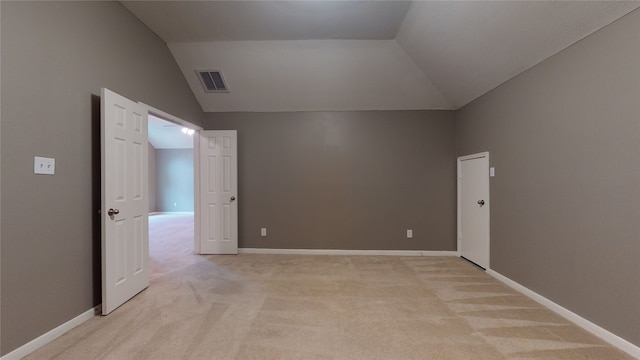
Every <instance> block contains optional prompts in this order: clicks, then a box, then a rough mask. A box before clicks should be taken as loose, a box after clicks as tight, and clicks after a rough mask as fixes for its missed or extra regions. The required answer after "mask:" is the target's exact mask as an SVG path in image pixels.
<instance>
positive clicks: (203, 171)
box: [196, 130, 238, 254]
mask: <svg viewBox="0 0 640 360" xmlns="http://www.w3.org/2000/svg"><path fill="white" fill-rule="evenodd" d="M198 143H199V154H198V158H199V174H196V175H197V176H198V177H199V198H198V200H199V205H197V206H199V211H198V214H197V216H198V224H196V228H197V229H199V231H196V234H197V235H196V236H198V238H199V244H198V245H199V253H201V254H237V253H238V199H237V197H238V180H237V179H238V165H237V163H238V160H237V159H238V156H237V151H238V150H237V132H236V131H235V130H207V131H200V132H199V139H198Z"/></svg>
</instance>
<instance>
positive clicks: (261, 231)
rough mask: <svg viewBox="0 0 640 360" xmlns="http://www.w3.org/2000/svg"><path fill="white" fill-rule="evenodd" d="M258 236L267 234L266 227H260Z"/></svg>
mask: <svg viewBox="0 0 640 360" xmlns="http://www.w3.org/2000/svg"><path fill="white" fill-rule="evenodd" d="M260 236H267V228H260Z"/></svg>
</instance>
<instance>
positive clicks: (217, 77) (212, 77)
mask: <svg viewBox="0 0 640 360" xmlns="http://www.w3.org/2000/svg"><path fill="white" fill-rule="evenodd" d="M196 72H197V73H198V77H199V78H200V82H202V86H204V91H206V92H210V93H221V92H229V88H228V87H227V84H225V83H224V77H223V76H222V71H221V70H196Z"/></svg>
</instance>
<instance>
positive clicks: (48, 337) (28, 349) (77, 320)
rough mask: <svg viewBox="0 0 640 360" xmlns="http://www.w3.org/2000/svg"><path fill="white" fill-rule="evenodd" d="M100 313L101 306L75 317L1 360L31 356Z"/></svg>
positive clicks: (0, 359)
mask: <svg viewBox="0 0 640 360" xmlns="http://www.w3.org/2000/svg"><path fill="white" fill-rule="evenodd" d="M99 312H100V305H98V306H96V307H95V308H92V309H89V310H87V311H85V312H84V313H82V314H80V315H78V316H76V317H74V318H73V319H71V320H69V321H67V322H66V323H64V324H62V325H60V326H58V327H57V328H55V329H53V330H50V331H48V332H46V333H45V334H43V335H41V336H39V337H37V338H35V339H33V340H31V341H29V342H28V343H26V344H24V345H22V346H20V347H19V348H17V349H15V350H13V351H12V352H10V353H8V354H6V355H5V356H3V357H1V358H0V360H14V359H15V360H19V359H22V358H23V357H25V356H27V355H29V354H31V353H32V352H34V351H36V350H38V349H40V348H41V347H43V346H45V345H47V344H48V343H50V342H52V341H53V340H55V339H57V338H58V337H60V336H61V335H64V333H66V332H67V331H70V330H71V329H73V328H75V327H76V326H78V325H80V324H82V323H84V322H85V321H87V320H90V319H92V318H93V317H94V316H96V314H98V313H99Z"/></svg>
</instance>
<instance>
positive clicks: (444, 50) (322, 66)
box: [122, 0, 640, 111]
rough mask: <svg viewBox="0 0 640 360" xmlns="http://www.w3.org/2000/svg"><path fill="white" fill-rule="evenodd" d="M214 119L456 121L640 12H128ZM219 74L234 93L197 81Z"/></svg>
mask: <svg viewBox="0 0 640 360" xmlns="http://www.w3.org/2000/svg"><path fill="white" fill-rule="evenodd" d="M122 3H123V4H124V6H126V7H127V8H128V9H129V10H130V11H131V12H132V13H133V14H134V15H136V16H137V17H138V18H139V19H140V20H141V21H142V22H144V23H145V24H146V25H147V26H149V27H150V28H151V29H152V30H153V31H154V32H156V33H157V34H158V35H159V36H160V37H161V38H162V39H163V40H164V41H165V42H167V43H168V45H169V48H170V49H171V51H172V53H173V55H174V57H175V58H176V61H177V63H178V65H179V66H180V67H181V69H182V71H183V73H184V75H185V77H186V79H187V81H188V82H189V84H190V86H191V89H192V90H193V92H194V94H195V96H196V98H197V99H198V101H199V102H200V104H201V105H202V108H203V109H204V110H205V111H320V110H391V109H393V110H397V109H458V108H460V107H462V106H464V105H466V104H468V103H469V102H471V101H473V100H474V99H476V98H478V97H479V96H482V95H483V94H485V93H486V92H488V91H490V90H492V89H494V88H495V87H497V86H499V85H500V84H502V83H503V82H505V81H507V80H509V79H510V78H512V77H514V76H516V75H518V74H519V73H521V72H523V71H525V70H527V69H529V68H531V67H532V66H534V65H536V64H538V63H540V62H541V61H544V60H545V59H547V58H548V57H550V56H552V55H554V54H555V53H557V52H559V51H561V50H562V49H565V48H566V47H568V46H570V45H571V44H573V43H575V42H577V41H579V40H580V39H582V38H584V37H585V36H588V35H589V34H591V33H593V32H595V31H597V30H599V29H600V28H602V27H604V26H606V25H608V24H609V23H611V22H613V21H615V20H616V19H618V18H620V17H622V16H623V15H625V14H627V13H629V12H631V11H633V10H634V9H637V8H638V7H640V1H414V2H408V1H393V0H392V1H384V0H380V1H361V0H360V1H355V0H328V1H317V0H297V1H270V0H262V1H240V0H234V1H186V0H183V1H122ZM198 69H200V70H209V69H221V70H222V71H223V73H224V76H225V80H226V82H227V83H228V86H229V89H230V92H229V93H217V94H213V93H205V91H204V89H203V88H202V86H201V84H200V81H199V80H198V78H197V75H196V73H195V70H198Z"/></svg>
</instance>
